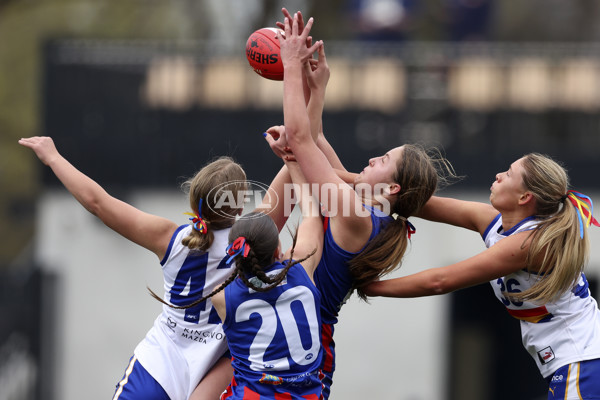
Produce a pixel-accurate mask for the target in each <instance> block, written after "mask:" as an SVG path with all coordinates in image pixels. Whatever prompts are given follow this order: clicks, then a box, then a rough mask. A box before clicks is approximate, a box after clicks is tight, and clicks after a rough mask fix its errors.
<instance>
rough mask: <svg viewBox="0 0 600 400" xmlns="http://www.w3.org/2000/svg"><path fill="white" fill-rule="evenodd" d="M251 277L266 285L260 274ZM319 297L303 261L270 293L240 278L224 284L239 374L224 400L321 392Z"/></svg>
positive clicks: (279, 267)
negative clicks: (227, 284) (248, 284)
mask: <svg viewBox="0 0 600 400" xmlns="http://www.w3.org/2000/svg"><path fill="white" fill-rule="evenodd" d="M283 268H284V265H283V264H281V263H279V262H277V263H275V264H273V265H272V266H271V267H269V269H268V270H267V271H266V272H267V274H268V275H269V276H274V275H276V274H278V273H279V272H280V271H281V270H282V269H283ZM250 279H251V281H252V282H253V283H254V284H255V285H256V286H261V285H263V286H264V284H263V283H262V282H261V281H260V280H258V279H257V278H256V277H254V278H250ZM320 300H321V295H320V293H319V291H318V290H317V288H316V287H315V285H314V284H313V283H312V281H311V280H310V278H309V277H308V275H307V274H306V271H305V270H304V268H303V267H302V266H301V265H300V264H296V265H293V266H292V267H291V268H290V269H289V271H288V273H287V275H286V277H285V279H284V280H283V282H281V283H280V284H279V285H278V286H277V287H275V288H273V289H271V290H269V291H267V292H256V291H254V290H252V289H249V288H248V287H246V285H245V284H244V282H243V281H242V280H241V279H240V278H239V277H238V278H236V279H235V280H234V281H233V282H232V283H231V284H230V285H229V286H227V287H226V288H225V307H226V317H225V321H224V323H223V328H224V330H225V333H226V334H227V340H228V342H229V350H230V352H231V356H232V362H231V364H232V366H233V368H234V378H233V381H232V383H231V385H230V386H229V388H228V389H227V392H226V394H224V395H223V396H222V399H246V398H256V399H258V398H259V397H258V396H266V397H267V398H271V399H272V398H274V394H275V393H278V394H282V395H284V396H287V397H282V398H289V399H296V398H304V399H306V398H310V399H315V400H317V399H318V398H319V397H320V394H321V381H320V379H319V368H320V365H321V352H322V350H321V340H320V334H321V331H320V327H321V318H320V313H319V308H320V305H321V304H320ZM244 395H246V396H250V397H244ZM251 395H254V396H255V397H252V396H251ZM261 398H262V397H261Z"/></svg>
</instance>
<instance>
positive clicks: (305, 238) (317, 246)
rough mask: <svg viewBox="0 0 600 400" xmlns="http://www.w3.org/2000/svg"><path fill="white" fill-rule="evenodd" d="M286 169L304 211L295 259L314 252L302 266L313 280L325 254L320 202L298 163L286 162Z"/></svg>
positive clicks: (297, 236) (288, 255)
mask: <svg viewBox="0 0 600 400" xmlns="http://www.w3.org/2000/svg"><path fill="white" fill-rule="evenodd" d="M286 167H287V169H288V171H289V173H290V175H291V177H292V181H293V182H294V191H295V194H296V197H297V198H298V199H299V201H298V206H299V207H300V210H301V211H302V220H301V223H300V225H299V226H298V232H297V234H296V246H295V248H294V257H293V258H294V259H301V258H304V257H306V256H307V255H309V254H311V253H312V252H313V251H314V254H313V255H312V256H311V257H310V258H308V259H307V260H304V261H303V262H302V266H303V267H304V269H305V270H306V273H307V274H308V276H309V277H310V278H311V280H312V279H313V274H314V272H315V269H316V268H317V265H318V264H319V261H320V260H321V254H322V252H323V221H322V219H321V213H320V210H319V204H318V201H317V200H316V199H315V198H314V196H313V195H312V193H311V187H310V185H309V184H308V182H306V179H304V175H303V174H302V171H301V170H300V167H299V165H298V163H296V162H286ZM290 251H291V249H290V250H288V251H287V252H286V254H285V256H284V259H288V258H289V257H290ZM313 282H314V281H313Z"/></svg>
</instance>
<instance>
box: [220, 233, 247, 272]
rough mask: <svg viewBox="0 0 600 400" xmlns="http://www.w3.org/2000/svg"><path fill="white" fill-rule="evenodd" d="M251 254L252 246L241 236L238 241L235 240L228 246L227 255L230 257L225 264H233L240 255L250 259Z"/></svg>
mask: <svg viewBox="0 0 600 400" xmlns="http://www.w3.org/2000/svg"><path fill="white" fill-rule="evenodd" d="M249 252H250V245H249V244H248V243H246V238H245V237H243V236H240V237H238V238H237V239H235V240H234V241H233V243H231V244H230V245H229V246H227V254H228V255H229V256H230V257H229V258H228V259H227V261H225V263H226V264H227V265H229V264H231V262H232V261H233V259H234V258H235V257H236V256H238V255H241V256H242V257H244V258H246V257H248V253H249Z"/></svg>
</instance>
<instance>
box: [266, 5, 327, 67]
mask: <svg viewBox="0 0 600 400" xmlns="http://www.w3.org/2000/svg"><path fill="white" fill-rule="evenodd" d="M301 19H302V18H301V16H300V17H299V16H298V13H296V14H294V16H293V18H292V19H290V18H288V17H286V18H285V21H284V27H285V29H284V34H283V35H282V34H281V33H278V34H277V38H278V39H279V45H280V48H281V61H282V63H283V67H284V68H285V67H286V65H287V66H289V65H290V64H294V63H300V64H304V63H305V62H307V61H308V60H309V59H310V58H312V55H313V53H314V52H315V51H317V49H318V48H319V47H320V46H322V45H323V42H322V41H320V40H319V41H317V42H316V43H315V44H313V45H312V46H310V47H307V43H310V42H309V39H308V37H309V36H308V34H309V33H310V29H311V27H312V25H313V22H314V20H313V18H312V17H311V18H310V19H309V20H308V22H307V23H306V25H305V26H304V29H302V30H300V29H299V28H300V26H301V25H302V23H301Z"/></svg>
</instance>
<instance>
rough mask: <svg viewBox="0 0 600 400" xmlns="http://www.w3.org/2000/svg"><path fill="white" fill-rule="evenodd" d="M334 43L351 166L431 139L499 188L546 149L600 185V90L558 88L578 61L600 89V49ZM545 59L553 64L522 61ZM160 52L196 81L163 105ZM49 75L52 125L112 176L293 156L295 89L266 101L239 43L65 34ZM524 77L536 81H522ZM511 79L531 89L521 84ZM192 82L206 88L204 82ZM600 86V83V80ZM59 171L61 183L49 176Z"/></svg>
mask: <svg viewBox="0 0 600 400" xmlns="http://www.w3.org/2000/svg"><path fill="white" fill-rule="evenodd" d="M328 46H329V47H328V51H329V53H328V58H329V59H330V60H332V62H331V64H336V61H335V60H338V62H337V64H338V66H337V67H336V66H335V65H332V80H331V83H330V86H332V85H333V83H334V79H335V77H336V76H338V77H340V76H342V75H343V81H342V83H340V81H341V80H342V78H340V79H339V80H338V83H337V87H332V91H334V90H335V91H336V92H337V93H338V96H337V97H336V98H334V99H333V100H332V101H330V102H329V103H328V104H326V111H325V114H324V117H323V119H324V127H325V131H326V134H327V136H328V138H329V140H330V142H331V143H332V144H333V146H334V148H336V150H337V151H338V154H339V155H340V157H341V158H342V161H343V162H344V163H345V164H346V166H347V168H348V169H349V170H355V171H360V170H362V168H364V166H365V165H366V163H367V160H368V159H369V158H370V157H372V156H376V155H381V154H384V153H385V152H386V151H387V150H389V149H390V148H392V147H395V146H399V145H401V144H403V143H407V142H422V143H425V144H427V145H434V146H437V147H440V148H442V149H443V150H444V152H445V154H446V156H447V157H448V159H449V160H450V161H451V162H452V163H453V165H454V166H455V167H456V170H457V172H458V173H459V174H460V175H466V176H467V179H466V180H464V181H463V182H461V183H459V184H458V185H459V186H458V189H470V188H478V189H486V188H487V187H489V186H488V185H489V184H490V183H491V182H492V180H493V179H494V176H495V173H496V172H498V171H503V170H505V169H506V168H508V166H509V165H510V163H511V162H512V161H514V160H515V159H516V158H519V157H520V156H521V155H523V154H525V153H528V152H533V151H535V152H541V153H546V154H549V155H551V156H553V157H555V158H557V159H558V160H560V161H562V162H563V163H564V164H565V166H566V167H567V168H568V169H569V171H570V174H571V178H572V183H573V184H574V186H575V187H577V188H580V189H581V190H584V189H585V188H589V187H592V188H595V187H597V186H598V184H597V182H596V179H595V178H596V174H595V172H596V171H599V170H600V157H598V156H597V154H596V150H595V149H597V148H600V134H598V128H599V127H600V113H599V112H597V111H599V110H600V94H598V93H596V92H595V91H593V90H592V91H591V93H588V97H587V98H589V99H591V100H590V101H588V102H583V103H582V102H581V99H580V102H579V103H578V102H577V101H576V100H573V104H571V103H566V102H565V101H563V100H561V99H564V98H567V97H569V96H567V95H566V94H565V95H564V96H563V95H562V94H561V93H562V92H560V90H565V91H566V92H565V93H567V94H568V93H570V92H569V87H568V85H567V89H565V88H564V87H562V86H561V87H556V85H557V82H558V81H561V82H562V81H566V82H567V83H568V82H570V81H569V80H568V79H567V78H565V79H562V80H561V79H558V78H556V79H554V78H555V77H556V76H559V75H560V76H567V75H568V73H567V72H565V71H570V70H572V69H574V71H575V73H574V75H575V76H578V77H581V76H582V75H585V76H588V78H587V79H588V80H589V81H590V85H588V87H590V88H592V89H593V88H594V87H595V86H594V85H593V83H594V82H596V81H595V79H596V78H598V77H600V69H599V68H600V67H598V66H597V65H596V62H597V60H598V59H600V57H598V56H597V54H600V51H598V49H597V46H595V47H593V46H587V47H586V46H570V47H569V46H566V45H565V46H548V45H523V46H517V45H513V46H507V45H504V46H502V45H497V44H496V45H491V44H490V45H488V46H483V45H480V46H474V45H470V46H467V45H456V44H454V45H450V44H447V45H443V44H439V45H425V44H421V45H416V44H415V45H410V46H400V45H387V46H386V45H380V46H377V45H373V44H369V45H365V44H362V45H360V44H348V43H330V44H328ZM219 51H221V52H219ZM582 54H585V55H586V57H587V58H586V60H587V61H586V63H587V64H586V63H584V64H586V65H588V68H585V67H583V68H582V67H577V68H579V69H577V68H570V67H569V68H570V69H569V68H567V67H566V66H564V65H562V64H559V63H560V61H561V60H563V61H564V64H565V65H571V64H573V63H576V62H575V61H572V60H580V59H581V57H582ZM531 57H537V58H538V59H539V60H541V61H539V63H538V64H541V65H537V64H535V65H537V66H535V65H534V66H533V67H529V66H528V64H526V63H525V64H526V65H525V67H522V68H521V67H520V66H519V65H517V66H516V67H515V66H514V65H511V64H510V63H511V62H513V63H515V64H518V63H519V60H521V59H523V60H527V59H528V58H531ZM481 59H483V60H486V63H484V64H483V66H481V67H478V68H475V74H470V73H466V74H465V73H464V71H463V73H461V72H460V71H462V70H463V69H464V70H466V71H467V72H469V71H471V70H470V69H469V68H470V67H469V66H470V65H471V64H470V61H469V60H475V61H473V64H477V63H479V64H481V63H480V62H479V61H478V60H481ZM156 60H163V61H164V60H167V61H166V62H163V64H164V65H166V66H167V67H168V66H169V65H170V69H169V68H163V75H165V73H166V75H169V71H171V74H170V75H171V79H170V80H169V79H167V81H166V82H163V83H162V85H163V89H162V90H163V92H167V93H168V92H169V91H173V90H175V88H177V87H178V85H179V86H182V85H183V87H180V89H179V90H180V91H181V90H183V91H184V92H185V90H186V89H187V92H185V93H188V94H187V95H185V94H184V97H185V96H187V100H185V101H184V102H185V104H184V105H183V106H181V105H180V106H179V107H177V106H168V105H166V106H165V104H164V102H163V104H162V105H161V104H158V105H157V104H156V103H157V102H156V101H154V104H153V103H152V101H150V100H148V96H147V95H145V94H144V93H146V92H148V86H149V85H150V83H151V82H150V83H149V81H151V80H154V81H160V79H163V80H164V76H162V78H161V75H160V73H157V72H156V71H157V70H160V68H157V67H156V66H157V61H156ZM169 60H170V61H169ZM178 60H179V61H178ZM374 60H379V61H377V62H378V64H377V62H376V61H374ZM382 60H383V61H382ZM569 60H571V61H569ZM219 62H220V64H219ZM544 63H545V64H544ZM339 64H343V65H344V67H342V66H340V65H339ZM485 65H487V67H486V66H485ZM236 66H237V67H239V68H237V69H236V68H235V67H236ZM544 66H545V67H544ZM528 68H529V69H528ZM536 68H537V69H536ZM549 69H552V71H554V72H551V73H550V72H548V70H549ZM513 70H516V72H515V71H513ZM522 70H524V72H523V71H522ZM529 70H531V71H533V72H531V71H529ZM538 70H539V71H538ZM386 71H387V72H386ZM494 71H495V72H494ZM511 71H512V72H511ZM527 71H529V74H530V75H531V74H533V75H532V76H536V75H535V74H536V71H538V72H539V74H540V76H542V75H543V76H546V77H547V78H548V79H546V80H545V81H543V82H541V83H540V82H538V83H536V84H532V85H531V87H528V86H527V82H530V81H535V79H533V80H532V79H527V77H528V76H529V75H527V73H528V72H527ZM544 71H545V72H544ZM578 71H588V73H587V75H586V74H582V73H579V74H577V72H578ZM228 72H229V73H228ZM44 73H45V79H44V84H45V91H44V103H43V113H44V126H43V129H44V132H43V133H44V134H45V135H49V136H52V137H53V138H54V139H55V140H56V142H57V145H58V146H59V149H60V150H61V151H62V152H63V153H64V155H65V156H67V158H68V159H70V160H71V161H72V162H74V163H75V165H77V166H78V167H79V168H81V169H82V170H83V171H85V172H86V173H88V174H89V175H91V176H93V177H94V178H96V179H98V180H99V181H101V182H102V183H103V184H104V185H108V186H111V185H114V186H127V187H131V186H140V185H141V186H172V185H173V184H174V183H175V182H176V180H177V179H178V178H180V177H182V176H189V175H191V174H193V173H194V172H195V170H196V169H198V168H199V167H200V166H202V165H203V164H204V163H205V162H206V161H207V160H209V159H210V158H212V157H215V156H219V155H224V154H226V155H231V156H233V157H235V158H236V159H237V160H239V161H240V162H241V163H242V164H243V165H244V167H245V168H246V170H247V172H248V175H249V177H250V178H251V179H255V180H260V181H266V182H268V181H269V180H270V178H271V177H272V176H273V175H274V173H275V171H276V169H277V168H279V166H280V161H279V160H278V159H276V158H275V156H273V155H272V154H271V152H270V150H269V148H268V146H267V145H266V143H265V142H264V140H263V139H262V135H261V133H262V132H263V131H264V130H265V129H266V128H267V127H269V126H271V125H275V124H280V123H282V112H281V106H280V104H281V89H280V88H279V87H278V86H277V87H276V88H275V90H272V93H271V94H270V95H269V99H270V100H271V102H272V103H274V104H275V105H273V104H271V105H270V106H262V105H261V104H262V103H261V99H260V96H258V95H257V93H255V91H256V90H257V89H256V85H257V83H258V81H262V80H263V78H260V77H258V76H256V75H255V74H253V73H252V71H250V68H249V66H248V65H246V62H245V59H244V54H243V49H239V53H236V52H233V53H231V51H230V52H225V51H224V50H222V47H219V46H216V45H214V44H210V43H184V44H174V43H172V44H169V43H155V42H97V41H53V42H50V43H48V44H47V45H46V46H45V68H44ZM386 73H388V74H389V76H390V79H388V78H386ZM245 74H249V75H245ZM335 74H337V75H335ZM477 74H480V75H482V76H484V77H485V76H488V75H490V76H495V77H496V78H495V80H491V81H490V79H487V81H486V80H485V79H483V81H484V83H485V82H488V83H487V84H483V83H480V82H479V81H477V80H476V79H475V80H473V79H474V78H472V75H477ZM521 75H524V76H525V78H519V77H520V76H521ZM571 75H573V74H571ZM464 76H466V77H467V78H465V77H464ZM514 76H516V78H515V77H514ZM178 77H180V78H181V79H183V83H181V82H182V81H181V79H179V78H178ZM186 77H187V78H186ZM392 77H395V78H394V79H391V78H392ZM461 77H462V78H461ZM469 77H471V78H469ZM375 78H377V79H375ZM550 78H553V79H550ZM465 79H466V81H465ZM469 79H471V80H469ZM519 79H522V80H523V82H525V84H521V85H519V83H520V82H521V81H520V80H519ZM218 80H221V81H223V82H221V83H220V84H221V85H222V86H221V88H222V90H217V91H215V90H214V89H213V91H212V92H211V82H217V81H218ZM571 80H573V79H571ZM465 82H466V83H465ZM514 82H516V83H514ZM598 82H600V78H599V80H598ZM584 83H585V82H584ZM580 84H581V83H580ZM275 85H277V84H275ZM510 85H512V86H515V85H516V86H517V88H516V89H515V88H513V89H511V90H509V89H508V88H507V86H510ZM552 85H554V86H552ZM192 86H194V88H195V90H196V92H193V93H192V92H190V90H189V88H190V87H192ZM519 86H523V87H522V88H519ZM546 86H548V87H546ZM550 86H551V87H550ZM563 86H564V85H563ZM576 87H577V86H576ZM561 88H562V89H561ZM559 89H560V90H559ZM572 89H573V88H571V91H573V90H572ZM597 89H598V90H597V91H598V92H599V93H600V85H598V88H597ZM236 90H237V92H236ZM328 90H329V88H328ZM518 90H522V92H518ZM473 91H475V95H473V94H472V93H471V92H473ZM478 91H480V92H481V91H482V93H483V94H481V93H480V94H479V95H478V94H477V93H479V92H478ZM515 91H516V94H515ZM229 92H232V93H234V94H233V95H232V94H229V95H230V97H233V100H232V99H229V103H227V102H223V101H222V102H221V103H219V102H218V101H217V102H214V101H212V102H211V99H212V100H214V99H216V98H217V97H219V96H222V95H225V94H227V93H229ZM190 93H192V94H190ZM235 93H239V95H237V96H236V95H235ZM340 93H341V94H340ZM345 93H348V95H347V96H345V95H344V94H345ZM461 93H462V94H461ZM470 93H471V94H470ZM499 93H500V94H501V95H500V94H499ZM545 93H548V96H545ZM557 93H558V94H557ZM576 93H578V92H577V91H576ZM171 95H173V94H172V93H171ZM363 95H364V96H363ZM478 96H479V97H478ZM547 97H551V99H550V100H552V101H550V100H547V99H546V98H547ZM572 97H573V95H572V94H571V97H569V98H572ZM575 97H577V96H575ZM236 98H237V99H238V101H236V100H235V99H236ZM349 98H350V100H348V99H349ZM369 99H373V101H370V100H369ZM382 99H383V100H382ZM465 99H466V100H465ZM522 99H528V100H526V101H524V100H522ZM545 99H546V100H545ZM584 100H585V99H584ZM592 100H594V101H596V103H594V102H593V101H592ZM159 103H160V102H159ZM230 103H231V104H230ZM263 103H264V102H263ZM370 105H371V106H370ZM373 105H375V106H373ZM586 105H587V107H586ZM46 181H47V182H54V183H55V182H56V181H55V180H54V179H53V178H52V177H51V176H50V175H49V174H47V175H46Z"/></svg>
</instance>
